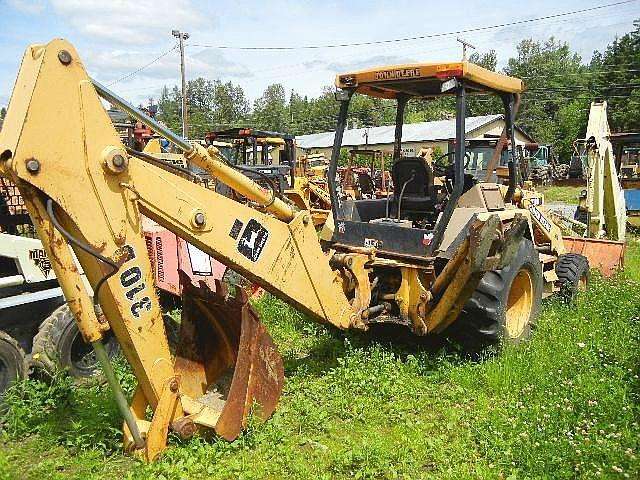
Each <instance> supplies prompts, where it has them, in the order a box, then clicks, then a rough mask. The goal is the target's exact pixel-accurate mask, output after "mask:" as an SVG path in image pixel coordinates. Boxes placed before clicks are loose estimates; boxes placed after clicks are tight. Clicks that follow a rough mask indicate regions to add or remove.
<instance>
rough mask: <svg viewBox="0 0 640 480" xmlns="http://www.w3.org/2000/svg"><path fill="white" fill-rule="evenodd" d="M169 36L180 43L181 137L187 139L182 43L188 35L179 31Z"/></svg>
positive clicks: (185, 86)
mask: <svg viewBox="0 0 640 480" xmlns="http://www.w3.org/2000/svg"><path fill="white" fill-rule="evenodd" d="M171 35H173V36H174V37H176V38H177V39H178V41H179V42H180V74H181V76H182V137H183V138H185V139H186V138H187V137H188V134H187V82H186V80H185V74H184V41H185V40H186V39H187V38H189V34H188V33H186V32H181V31H180V30H171Z"/></svg>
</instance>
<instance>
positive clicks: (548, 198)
mask: <svg viewBox="0 0 640 480" xmlns="http://www.w3.org/2000/svg"><path fill="white" fill-rule="evenodd" d="M536 189H537V190H538V191H540V192H541V193H544V201H545V202H547V203H556V202H561V203H568V204H570V205H577V204H578V196H579V195H580V192H581V191H582V190H584V187H555V186H551V187H536Z"/></svg>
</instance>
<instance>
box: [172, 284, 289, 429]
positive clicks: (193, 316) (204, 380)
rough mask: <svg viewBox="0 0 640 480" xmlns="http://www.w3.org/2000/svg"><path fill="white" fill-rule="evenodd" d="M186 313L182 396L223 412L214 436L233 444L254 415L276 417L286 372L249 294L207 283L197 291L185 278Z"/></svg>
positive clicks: (179, 371)
mask: <svg viewBox="0 0 640 480" xmlns="http://www.w3.org/2000/svg"><path fill="white" fill-rule="evenodd" d="M181 275H182V277H183V278H181V282H182V283H183V285H184V287H183V292H182V296H183V300H182V302H183V304H182V305H183V307H182V308H183V309H182V322H181V327H180V342H179V344H178V348H177V350H176V360H175V371H176V375H177V376H178V377H179V378H180V379H181V380H180V389H181V391H182V392H183V393H184V394H186V395H188V396H190V397H191V398H194V399H196V400H198V401H200V402H202V403H204V404H206V405H207V406H209V407H211V408H213V409H214V410H217V411H219V412H220V417H219V419H218V421H217V423H216V427H215V431H216V433H217V434H218V435H220V436H221V437H223V438H225V439H227V440H234V439H235V438H236V437H237V436H238V435H239V434H240V432H241V431H242V429H243V427H245V426H246V423H247V417H248V415H249V413H250V412H251V411H252V408H253V406H254V405H257V406H258V408H257V409H256V410H254V414H255V415H257V416H258V417H260V418H262V419H265V420H266V419H267V418H269V417H270V416H271V414H272V413H273V412H274V410H275V408H276V406H277V404H278V400H279V398H280V394H281V393H282V386H283V383H284V366H283V363H282V358H281V357H280V354H279V353H278V350H277V347H276V345H275V344H274V342H273V340H272V339H271V336H270V335H269V334H268V333H267V331H266V328H265V327H264V325H263V324H262V323H261V322H260V317H259V315H258V313H257V312H256V311H255V309H254V308H253V307H252V306H251V305H250V304H249V302H248V296H247V294H246V292H245V291H244V290H243V289H241V288H238V289H236V296H235V297H230V296H228V294H227V289H226V286H225V285H224V284H223V283H222V282H219V281H217V282H216V291H215V292H214V291H212V290H211V289H210V288H209V287H208V286H207V285H206V284H205V283H204V282H200V285H199V286H197V287H196V286H194V285H193V284H192V283H191V282H190V281H189V279H188V277H187V276H186V275H184V274H183V273H181Z"/></svg>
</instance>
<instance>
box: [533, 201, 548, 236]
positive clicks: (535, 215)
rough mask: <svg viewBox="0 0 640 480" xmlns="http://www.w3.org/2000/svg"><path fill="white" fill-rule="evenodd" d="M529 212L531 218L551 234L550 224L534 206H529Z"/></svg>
mask: <svg viewBox="0 0 640 480" xmlns="http://www.w3.org/2000/svg"><path fill="white" fill-rule="evenodd" d="M529 212H530V213H531V216H532V217H533V218H534V219H535V220H536V221H537V222H538V223H539V224H540V226H541V227H542V228H544V229H545V230H546V231H547V232H551V222H550V221H549V220H547V217H545V216H544V215H543V214H542V212H541V211H540V210H538V209H537V208H536V206H535V205H529Z"/></svg>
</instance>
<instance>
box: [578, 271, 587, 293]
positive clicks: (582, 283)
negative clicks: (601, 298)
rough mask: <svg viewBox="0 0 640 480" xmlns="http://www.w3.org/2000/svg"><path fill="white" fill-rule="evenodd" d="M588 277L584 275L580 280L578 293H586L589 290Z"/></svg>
mask: <svg viewBox="0 0 640 480" xmlns="http://www.w3.org/2000/svg"><path fill="white" fill-rule="evenodd" d="M587 281H588V280H587V275H586V274H585V275H582V276H581V277H580V280H578V291H579V292H585V291H586V290H587Z"/></svg>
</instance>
